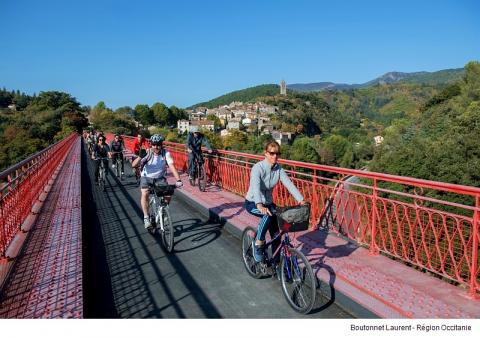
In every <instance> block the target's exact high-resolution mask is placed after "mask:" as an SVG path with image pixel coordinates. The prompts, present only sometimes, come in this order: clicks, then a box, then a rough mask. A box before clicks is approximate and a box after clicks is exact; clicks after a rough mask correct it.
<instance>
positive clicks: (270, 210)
mask: <svg viewBox="0 0 480 338" xmlns="http://www.w3.org/2000/svg"><path fill="white" fill-rule="evenodd" d="M279 156H280V145H279V144H278V143H277V142H276V141H273V140H271V141H267V142H266V144H265V159H264V160H263V161H261V162H258V163H256V164H255V165H254V166H253V167H252V172H251V174H250V187H249V189H248V192H247V195H246V196H245V209H247V211H248V212H249V213H250V214H252V215H254V216H257V217H260V218H261V219H260V223H259V225H258V230H257V236H256V238H255V242H254V243H253V257H254V259H255V261H257V262H261V261H263V257H264V256H263V255H264V253H263V245H264V243H265V235H266V234H267V230H268V231H269V233H270V237H271V238H273V237H274V235H275V233H276V232H277V231H278V225H277V222H276V221H277V219H276V217H275V207H276V206H275V204H274V203H273V198H272V192H273V189H274V188H275V186H276V185H277V184H278V181H282V183H283V185H284V186H285V187H286V188H287V190H288V191H289V192H290V193H291V194H292V195H293V197H294V198H295V199H296V200H297V202H298V203H299V204H301V205H303V204H305V201H304V199H303V196H302V194H301V193H300V192H299V191H298V189H297V188H296V187H295V186H294V185H293V183H292V181H290V179H289V178H288V176H287V174H286V173H285V170H283V168H282V167H281V166H280V164H278V163H277V162H278V157H279ZM277 245H278V243H273V244H272V251H273V252H274V251H275V248H276V246H277Z"/></svg>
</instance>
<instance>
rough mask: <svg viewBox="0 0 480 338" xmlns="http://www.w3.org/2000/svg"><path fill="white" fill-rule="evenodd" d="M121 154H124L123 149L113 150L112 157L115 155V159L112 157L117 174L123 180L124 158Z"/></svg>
mask: <svg viewBox="0 0 480 338" xmlns="http://www.w3.org/2000/svg"><path fill="white" fill-rule="evenodd" d="M120 154H123V152H121V151H113V152H112V157H115V160H113V159H112V163H113V165H114V166H115V175H116V176H117V177H119V178H120V180H122V181H123V175H122V158H121V157H120Z"/></svg>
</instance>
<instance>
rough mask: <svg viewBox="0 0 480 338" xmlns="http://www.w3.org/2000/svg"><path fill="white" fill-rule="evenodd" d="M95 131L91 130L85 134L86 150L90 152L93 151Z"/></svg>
mask: <svg viewBox="0 0 480 338" xmlns="http://www.w3.org/2000/svg"><path fill="white" fill-rule="evenodd" d="M95 143H96V142H95V131H94V130H92V131H91V132H90V133H88V136H87V145H88V151H89V152H90V154H92V152H93V147H94V146H95Z"/></svg>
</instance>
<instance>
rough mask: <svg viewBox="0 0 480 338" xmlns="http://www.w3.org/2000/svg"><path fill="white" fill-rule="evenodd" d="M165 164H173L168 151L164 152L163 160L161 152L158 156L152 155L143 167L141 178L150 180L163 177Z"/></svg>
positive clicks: (165, 169)
mask: <svg viewBox="0 0 480 338" xmlns="http://www.w3.org/2000/svg"><path fill="white" fill-rule="evenodd" d="M167 164H173V158H172V155H170V152H169V151H165V158H163V156H162V152H160V154H159V155H156V154H155V153H154V154H153V156H152V158H151V160H150V161H149V162H148V163H146V164H145V166H144V167H143V170H142V176H143V177H150V178H160V177H165V174H166V173H167Z"/></svg>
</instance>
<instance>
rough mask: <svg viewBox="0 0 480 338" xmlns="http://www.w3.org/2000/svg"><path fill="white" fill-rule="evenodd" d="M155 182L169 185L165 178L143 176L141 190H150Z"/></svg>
mask: <svg viewBox="0 0 480 338" xmlns="http://www.w3.org/2000/svg"><path fill="white" fill-rule="evenodd" d="M153 180H157V181H164V182H165V184H166V183H167V179H166V178H165V177H162V178H151V177H145V176H142V177H140V188H141V189H148V188H149V187H151V186H152V185H153Z"/></svg>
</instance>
